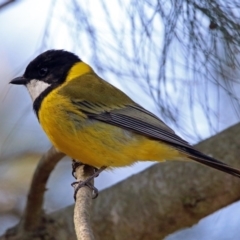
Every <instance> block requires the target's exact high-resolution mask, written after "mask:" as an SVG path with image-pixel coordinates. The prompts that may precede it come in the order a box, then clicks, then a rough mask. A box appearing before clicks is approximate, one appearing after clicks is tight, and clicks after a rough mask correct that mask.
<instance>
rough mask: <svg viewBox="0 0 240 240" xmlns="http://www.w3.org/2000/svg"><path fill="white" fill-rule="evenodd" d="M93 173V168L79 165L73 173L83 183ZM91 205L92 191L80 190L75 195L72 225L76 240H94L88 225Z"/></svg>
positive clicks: (83, 188) (85, 188)
mask: <svg viewBox="0 0 240 240" xmlns="http://www.w3.org/2000/svg"><path fill="white" fill-rule="evenodd" d="M93 173H94V168H93V167H90V166H87V165H80V166H79V167H78V168H77V169H76V171H75V176H76V178H77V181H84V180H86V179H87V178H88V177H89V176H91V175H92V174H93ZM92 184H93V181H92ZM75 186H76V185H75ZM91 205H92V190H91V189H90V188H88V187H82V188H80V189H79V190H78V192H77V195H76V203H75V207H74V225H75V232H76V235H77V239H78V240H80V239H81V240H94V235H93V231H92V228H91V224H90V211H91Z"/></svg>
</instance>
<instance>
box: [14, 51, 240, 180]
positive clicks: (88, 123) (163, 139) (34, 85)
mask: <svg viewBox="0 0 240 240" xmlns="http://www.w3.org/2000/svg"><path fill="white" fill-rule="evenodd" d="M10 83H12V84H21V85H25V86H26V87H27V89H28V91H29V93H30V96H31V98H32V100H33V108H34V111H35V113H36V115H37V117H38V120H39V123H40V124H41V126H42V128H43V129H44V131H45V133H46V134H47V136H48V138H49V139H50V141H51V142H52V144H53V145H54V146H55V147H56V148H57V149H59V150H60V151H61V152H63V153H65V154H66V155H68V156H70V157H71V158H73V159H75V160H79V161H81V162H82V163H84V164H88V165H91V166H94V167H97V168H99V167H107V168H114V167H122V166H127V165H131V164H133V163H134V162H137V161H149V160H152V161H158V162H161V161H163V160H194V161H197V162H199V163H202V164H205V165H207V166H210V167H213V168H216V169H218V170H221V171H223V172H226V173H229V174H232V175H234V176H237V177H240V171H239V170H238V169H235V168H233V167H230V166H228V165H226V164H224V163H222V162H220V161H218V160H216V159H214V158H212V157H209V156H207V155H205V154H203V153H201V152H199V151H197V150H196V149H194V148H193V147H192V146H190V145H189V144H188V143H187V142H186V141H184V140H183V139H182V138H180V137H179V136H177V135H176V134H175V133H174V131H173V130H172V129H171V128H169V127H168V126H167V125H166V124H165V123H164V122H163V121H162V120H161V119H159V118H158V117H157V116H155V115H154V114H152V113H151V112H149V111H147V110H146V109H144V108H143V107H141V106H140V105H139V104H137V103H135V102H134V101H133V100H132V99H131V98H129V97H128V96H127V95H126V94H125V93H123V92H122V91H120V90H119V89H117V88H116V87H114V86H112V85H111V84H109V83H108V82H106V81H105V80H104V79H102V78H101V77H99V76H98V75H97V74H96V73H95V72H94V70H93V69H92V68H91V67H90V66H89V65H87V64H86V63H84V62H82V61H81V59H80V58H79V57H78V56H76V55H74V54H73V53H70V52H67V51H63V50H49V51H46V52H44V53H42V54H41V55H39V56H38V57H36V58H35V59H34V60H33V61H32V62H30V63H29V65H28V66H27V68H26V70H25V73H24V74H23V76H22V77H18V78H15V79H13V80H12V81H11V82H10Z"/></svg>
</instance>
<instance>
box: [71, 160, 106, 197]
mask: <svg viewBox="0 0 240 240" xmlns="http://www.w3.org/2000/svg"><path fill="white" fill-rule="evenodd" d="M81 165H86V164H83V163H81V162H78V161H75V160H74V159H73V162H72V175H73V176H74V177H75V171H76V169H77V168H78V167H79V166H81ZM106 168H107V167H105V166H103V167H101V168H99V169H98V168H94V173H93V174H92V175H91V176H90V177H88V178H87V179H86V180H85V181H76V182H73V183H72V184H71V185H72V186H74V185H76V184H77V187H76V188H75V191H74V199H75V200H76V196H77V192H78V190H79V189H80V188H81V187H84V186H87V187H89V188H90V189H91V190H92V191H93V197H92V198H93V199H94V198H96V197H97V196H98V189H97V188H95V187H94V186H93V184H92V183H91V181H92V180H93V179H94V178H95V177H98V175H99V174H100V173H101V172H102V171H103V170H105V169H106ZM75 178H76V177H75Z"/></svg>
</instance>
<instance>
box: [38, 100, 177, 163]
mask: <svg viewBox="0 0 240 240" xmlns="http://www.w3.org/2000/svg"><path fill="white" fill-rule="evenodd" d="M66 109H69V110H71V111H66ZM79 114H80V113H79V112H77V111H75V110H74V109H73V107H72V106H71V103H70V102H68V101H67V100H66V99H63V98H56V96H53V95H51V97H48V96H47V97H46V98H45V99H44V100H43V102H42V105H41V109H40V111H39V121H40V123H41V125H42V127H43V129H44V131H45V132H46V134H47V136H48V137H49V139H50V141H51V142H52V144H53V145H54V146H55V147H56V148H58V149H59V150H60V151H61V152H63V153H65V154H66V155H68V156H70V157H71V158H73V159H75V160H79V161H81V162H83V163H85V164H89V165H91V166H95V167H101V166H108V167H121V166H127V165H131V164H133V163H134V162H136V161H147V160H152V161H163V160H166V159H178V158H181V154H180V153H179V151H177V150H175V149H174V148H172V147H170V146H168V145H166V144H164V143H162V142H159V141H156V140H151V139H149V138H147V137H145V136H142V135H138V134H136V133H133V132H129V131H127V130H124V129H121V128H119V127H116V126H112V125H110V124H106V123H103V122H99V121H96V120H89V119H87V118H85V117H84V114H82V115H79Z"/></svg>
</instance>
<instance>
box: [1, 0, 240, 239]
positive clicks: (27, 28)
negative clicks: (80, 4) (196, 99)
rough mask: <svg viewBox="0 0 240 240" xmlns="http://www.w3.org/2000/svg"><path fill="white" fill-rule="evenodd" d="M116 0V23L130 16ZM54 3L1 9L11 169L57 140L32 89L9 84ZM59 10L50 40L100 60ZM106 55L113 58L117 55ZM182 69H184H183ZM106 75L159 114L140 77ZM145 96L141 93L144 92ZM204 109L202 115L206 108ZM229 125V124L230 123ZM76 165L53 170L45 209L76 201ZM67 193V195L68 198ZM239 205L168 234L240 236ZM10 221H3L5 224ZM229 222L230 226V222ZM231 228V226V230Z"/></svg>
mask: <svg viewBox="0 0 240 240" xmlns="http://www.w3.org/2000/svg"><path fill="white" fill-rule="evenodd" d="M116 2H117V1H111V5H108V6H109V9H112V11H111V15H112V17H114V19H115V21H114V24H118V23H120V22H122V21H124V17H123V15H122V11H123V9H119V7H118V5H117V3H116ZM85 3H86V6H87V5H88V6H87V7H88V9H91V12H90V13H89V14H90V16H94V18H93V19H94V20H93V21H94V24H95V25H96V26H98V25H99V27H101V37H102V38H105V41H106V42H110V43H111V44H112V45H113V46H114V43H113V41H114V40H113V39H112V37H111V36H110V34H109V33H108V32H107V30H106V29H105V28H104V26H105V25H104V21H105V17H106V14H104V12H102V11H99V9H100V8H101V4H99V6H96V1H95V2H94V1H86V2H85ZM50 4H51V1H48V0H35V1H30V0H25V1H19V2H17V3H14V4H12V5H11V6H10V7H7V8H5V9H4V10H2V11H1V12H0V22H1V23H2V24H1V27H0V36H1V39H0V43H1V44H0V72H1V81H0V115H1V116H3V117H1V124H0V132H1V139H0V158H1V161H0V168H2V169H8V170H9V167H8V165H7V164H8V163H6V160H8V162H10V163H11V164H13V165H14V164H15V162H16V158H18V157H19V156H22V157H21V158H20V159H22V158H24V159H26V156H29V155H31V156H32V154H35V155H34V157H36V159H37V158H39V156H40V154H42V153H44V152H46V151H47V149H48V148H49V147H50V146H51V145H50V142H49V140H48V139H47V137H46V135H45V134H44V132H43V131H42V129H41V127H40V126H39V124H38V122H37V119H36V117H35V115H34V113H33V111H32V103H31V100H30V97H29V96H28V94H27V91H26V89H24V88H23V87H22V88H21V87H14V86H11V85H9V84H8V82H9V80H10V79H11V78H13V77H15V76H17V75H20V74H21V73H22V72H23V71H24V68H25V67H26V65H27V63H28V62H29V61H30V60H31V59H33V58H34V57H35V56H36V49H38V47H39V45H40V44H41V39H42V37H41V36H42V34H43V32H44V29H45V26H46V24H47V19H48V18H47V16H48V14H49V9H50V8H49V7H50ZM108 4H109V3H108ZM58 7H59V10H58V11H59V12H60V13H59V16H60V17H61V20H62V21H65V22H68V21H69V22H70V23H71V17H69V16H68V17H66V18H63V17H62V16H64V14H65V12H64V11H65V8H66V5H64V4H63V5H61V4H60V5H59V4H58ZM113 9H114V10H113ZM61 12H62V13H61ZM61 14H62V15H61ZM53 16H54V19H55V20H54V21H53V23H52V25H51V26H50V30H51V33H52V34H53V33H54V34H53V35H54V38H55V39H54V40H52V39H51V38H50V39H48V40H47V41H48V42H47V45H48V46H51V47H54V48H59V49H61V48H63V49H66V50H70V51H75V52H76V53H77V54H81V58H82V59H83V60H84V61H86V62H88V63H91V65H92V64H93V65H94V62H92V60H91V57H92V55H91V52H90V51H88V48H87V45H88V44H85V42H86V41H87V40H86V39H85V37H84V36H83V39H79V41H82V43H83V44H82V45H83V46H82V47H80V48H79V47H75V46H73V42H71V41H70V40H68V38H66V37H65V35H66V34H68V31H67V29H66V25H64V24H62V22H61V21H59V20H58V19H59V18H58V17H59V16H58V17H57V15H56V14H55V13H54V14H53ZM121 26H122V25H121ZM125 26H126V25H125ZM159 27H160V26H159ZM126 28H127V26H126ZM77 37H79V36H77ZM85 45H86V47H85ZM129 48H130V47H129ZM129 51H130V49H129ZM109 55H111V52H109ZM114 58H115V57H114V56H112V59H114ZM106 60H111V57H109V59H106ZM119 65H120V64H119ZM123 66H124V64H123ZM179 74H184V73H183V72H181V73H179ZM106 76H107V77H109V79H111V81H110V82H111V83H112V84H114V85H115V86H117V87H119V88H120V89H122V90H124V91H125V92H126V93H127V94H129V95H130V96H131V97H132V98H133V99H134V100H135V101H136V102H139V103H140V104H141V105H143V106H144V107H146V108H147V109H149V110H151V111H153V112H155V113H156V114H157V109H156V107H155V106H154V104H153V102H152V101H151V100H150V99H149V97H148V96H147V95H146V94H145V93H144V92H143V91H142V90H141V88H140V87H139V85H138V84H135V85H134V81H130V80H129V79H128V81H126V82H127V83H128V84H129V82H130V83H131V85H130V87H129V86H128V87H126V83H124V84H122V83H121V81H119V80H118V79H116V78H114V77H113V75H111V74H107V75H106ZM168 88H169V91H170V92H174V88H172V86H171V85H169V86H168ZM186 94H187V93H186ZM139 96H141V97H140V98H139ZM195 111H196V112H197V111H199V110H197V109H195ZM199 115H201V113H200V111H199ZM186 116H188V114H186ZM199 122H200V124H199V128H200V132H201V133H202V137H207V136H209V135H210V132H209V131H208V130H207V129H208V128H207V127H205V126H206V123H205V122H204V120H203V121H199ZM234 122H236V119H233V118H232V119H230V120H229V121H228V125H231V124H233V123H234ZM226 126H227V124H226V125H225V127H226ZM22 161H24V160H22ZM26 161H27V160H26ZM36 161H37V160H36ZM36 161H35V160H34V163H36ZM152 164H153V163H138V164H135V165H134V166H131V167H127V168H121V169H116V170H114V171H112V172H104V173H103V174H101V175H100V177H98V179H97V181H96V187H97V188H99V189H100V190H101V189H103V188H106V187H109V186H111V185H113V184H115V183H116V182H118V181H121V180H123V179H125V178H126V177H128V176H130V175H132V174H135V173H137V172H139V171H142V170H143V169H145V168H146V167H147V166H150V165H152ZM11 166H12V165H11ZM30 166H31V167H30V168H31V169H33V168H34V164H33V165H31V164H30ZM70 167H71V164H70V162H69V161H68V160H65V161H62V162H61V163H60V164H59V165H58V166H57V169H56V171H54V173H53V175H52V176H51V179H50V182H49V183H48V188H49V189H50V190H49V191H47V193H46V196H45V209H46V210H47V211H54V210H56V209H58V208H61V207H64V206H66V205H69V204H72V203H73V198H72V188H71V187H70V183H71V182H72V181H73V179H72V177H71V176H70V174H69V172H70V171H71V169H70ZM16 168H17V169H19V165H17V164H16ZM0 173H1V170H0ZM23 173H24V170H23ZM2 175H3V179H4V181H7V179H11V178H12V175H11V174H10V173H9V171H5V174H2ZM27 181H28V182H29V181H30V177H29V178H28V179H26V182H27ZM56 182H57V184H56ZM26 185H27V183H26ZM62 186H66V188H65V189H64V191H62ZM0 187H1V186H0ZM53 188H54V191H53ZM51 189H52V191H51ZM21 191H22V193H23V196H22V197H21V201H23V204H22V206H21V207H20V209H23V207H24V196H25V195H24V194H26V193H27V189H24V190H21ZM21 191H20V192H21ZM56 195H57V196H58V197H57V198H56V197H55V196H56ZM63 199H64V201H62V200H63ZM1 201H3V202H4V203H5V202H6V201H7V200H6V199H1V197H0V205H1ZM238 209H239V203H236V204H234V205H233V206H232V207H231V208H230V207H229V208H226V209H224V210H221V211H218V212H217V213H215V214H213V215H211V216H210V217H208V218H206V219H204V220H202V221H200V223H199V224H198V225H197V227H194V228H191V229H188V230H186V231H181V232H180V233H177V234H174V235H172V236H169V237H168V238H166V239H168V240H176V239H183V238H184V239H186V240H188V239H189V240H190V239H191V240H192V239H193V236H194V239H196V240H203V239H204V240H208V239H211V240H214V239H218V240H219V239H220V240H221V239H223V240H225V239H237V238H236V237H237V235H236V232H237V231H236V229H237V226H239V224H240V221H239V219H238V218H237V215H239V214H236V212H238V211H239V210H238ZM6 216H7V214H6V213H5V212H4V214H2V216H1V211H0V221H1V219H2V221H3V223H4V224H6V225H5V226H7V225H8V224H13V223H14V222H15V221H16V219H17V218H14V216H7V217H8V218H7V217H6ZM6 219H7V220H6ZM230 220H231V221H230ZM4 224H2V230H3V227H4ZM223 225H224V226H225V227H224V228H223ZM225 229H228V232H227V233H226V231H225ZM0 230H1V228H0ZM183 236H184V237H183Z"/></svg>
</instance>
